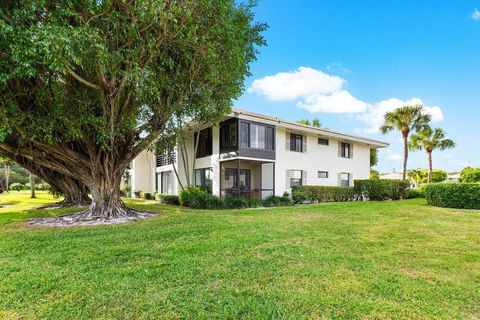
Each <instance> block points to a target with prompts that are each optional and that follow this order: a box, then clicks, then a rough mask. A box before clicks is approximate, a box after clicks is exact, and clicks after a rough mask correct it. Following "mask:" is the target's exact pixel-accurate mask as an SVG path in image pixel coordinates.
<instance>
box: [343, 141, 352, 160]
mask: <svg viewBox="0 0 480 320" xmlns="http://www.w3.org/2000/svg"><path fill="white" fill-rule="evenodd" d="M341 156H342V158H351V156H352V146H351V144H350V143H344V142H342V145H341Z"/></svg>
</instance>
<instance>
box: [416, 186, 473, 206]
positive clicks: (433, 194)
mask: <svg viewBox="0 0 480 320" xmlns="http://www.w3.org/2000/svg"><path fill="white" fill-rule="evenodd" d="M425 197H426V198H427V203H428V204H429V205H432V206H435V207H447V208H459V209H480V183H441V184H436V183H434V184H429V185H427V186H426V187H425Z"/></svg>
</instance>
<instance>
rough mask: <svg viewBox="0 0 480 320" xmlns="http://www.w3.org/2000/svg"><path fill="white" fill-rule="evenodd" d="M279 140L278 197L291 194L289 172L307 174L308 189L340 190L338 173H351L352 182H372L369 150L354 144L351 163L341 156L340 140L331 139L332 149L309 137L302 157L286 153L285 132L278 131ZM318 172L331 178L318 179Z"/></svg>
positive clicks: (276, 182) (330, 145)
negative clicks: (321, 187) (315, 186)
mask: <svg viewBox="0 0 480 320" xmlns="http://www.w3.org/2000/svg"><path fill="white" fill-rule="evenodd" d="M299 133H300V134H301V132H299ZM303 135H305V134H303ZM276 139H277V140H276V148H277V149H276V159H277V160H276V167H275V193H276V194H277V195H281V194H282V193H283V192H285V191H287V192H288V191H290V190H289V188H287V187H286V171H287V170H302V171H306V173H307V179H306V183H305V184H306V185H321V186H338V173H350V174H351V175H352V178H353V179H368V178H369V175H370V147H369V146H365V145H360V144H353V158H351V159H348V158H342V157H339V156H338V140H333V139H329V145H328V146H324V145H319V144H318V136H314V135H307V152H304V153H303V152H292V151H287V150H286V144H285V129H282V128H277V130H276ZM318 171H328V178H326V179H325V178H318V174H317V173H318Z"/></svg>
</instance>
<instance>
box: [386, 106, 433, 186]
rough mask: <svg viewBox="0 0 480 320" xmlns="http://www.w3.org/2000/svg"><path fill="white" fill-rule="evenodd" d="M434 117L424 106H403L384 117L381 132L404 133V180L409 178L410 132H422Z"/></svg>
mask: <svg viewBox="0 0 480 320" xmlns="http://www.w3.org/2000/svg"><path fill="white" fill-rule="evenodd" d="M431 119H432V117H431V116H430V115H429V114H427V113H426V112H425V109H424V108H423V106H422V105H415V106H403V107H400V108H397V109H395V110H393V111H392V112H387V113H386V114H385V116H384V121H385V122H384V124H383V126H381V127H380V131H381V132H382V133H383V134H386V133H388V132H390V131H393V130H398V131H400V132H401V133H402V139H403V180H405V179H406V178H407V161H408V135H409V134H410V131H412V130H415V131H417V132H420V131H421V130H423V129H424V128H425V127H426V126H428V124H429V123H430V120H431Z"/></svg>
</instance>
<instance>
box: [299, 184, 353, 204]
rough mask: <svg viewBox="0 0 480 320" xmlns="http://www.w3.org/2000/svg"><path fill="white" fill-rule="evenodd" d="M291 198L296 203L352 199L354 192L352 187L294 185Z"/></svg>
mask: <svg viewBox="0 0 480 320" xmlns="http://www.w3.org/2000/svg"><path fill="white" fill-rule="evenodd" d="M292 199H293V201H295V202H296V203H301V202H304V201H308V202H313V203H314V202H330V201H335V202H338V201H352V200H354V199H355V192H354V190H353V188H352V187H327V186H295V187H293V188H292Z"/></svg>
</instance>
